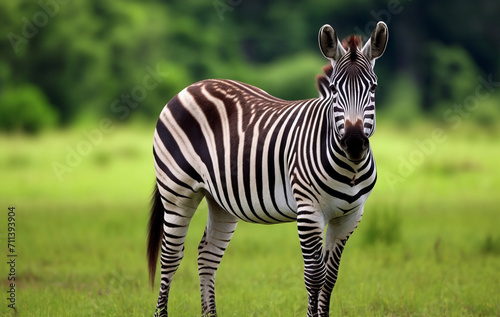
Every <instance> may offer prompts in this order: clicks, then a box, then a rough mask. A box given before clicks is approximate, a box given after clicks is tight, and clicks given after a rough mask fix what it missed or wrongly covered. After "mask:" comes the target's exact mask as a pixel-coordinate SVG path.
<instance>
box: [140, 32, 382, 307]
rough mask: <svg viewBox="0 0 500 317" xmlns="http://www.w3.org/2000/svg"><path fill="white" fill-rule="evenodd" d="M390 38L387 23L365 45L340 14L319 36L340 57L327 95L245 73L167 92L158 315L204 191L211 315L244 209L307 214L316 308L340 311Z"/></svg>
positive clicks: (152, 257)
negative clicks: (251, 81)
mask: <svg viewBox="0 0 500 317" xmlns="http://www.w3.org/2000/svg"><path fill="white" fill-rule="evenodd" d="M387 40H388V28H387V25H386V24H385V23H384V22H378V24H377V25H376V27H375V29H374V30H373V32H372V34H371V36H370V38H369V39H368V40H367V42H366V43H365V44H364V45H363V44H362V40H361V37H360V36H350V37H348V38H347V39H346V40H344V41H342V42H341V41H339V39H338V38H337V34H336V32H335V31H334V29H333V28H332V27H331V26H330V25H328V24H325V25H324V26H323V27H321V29H320V31H319V36H318V41H319V47H320V51H321V53H322V54H323V56H324V57H325V58H327V59H328V60H329V63H328V64H327V66H325V67H324V68H323V71H324V74H323V75H318V76H317V78H316V84H317V88H318V90H319V98H315V99H308V100H300V101H285V100H282V99H279V98H276V97H274V96H271V95H269V94H268V93H266V92H265V91H263V90H261V89H259V88H256V87H254V86H251V85H248V84H245V83H241V82H237V81H233V80H215V79H211V80H203V81H200V82H198V83H195V84H192V85H190V86H188V87H186V88H185V89H184V90H182V91H181V92H180V93H178V94H177V95H176V96H174V97H173V98H172V99H171V100H170V101H169V102H168V103H167V105H166V106H165V107H164V109H163V110H162V112H161V114H160V117H159V119H158V122H157V125H156V129H155V133H154V138H153V156H154V163H155V171H156V184H155V188H154V193H153V198H152V208H151V215H150V219H149V224H148V227H149V237H148V246H147V258H148V262H149V276H150V282H151V284H152V285H154V278H155V271H156V265H157V261H158V257H160V264H161V265H160V269H161V285H160V291H159V296H158V302H157V306H156V310H155V316H159V317H163V316H168V314H167V301H168V295H169V289H170V285H171V282H172V277H173V275H174V273H175V271H176V270H177V268H178V267H179V264H180V261H181V259H182V257H183V251H184V242H185V237H186V234H187V231H188V226H189V223H190V220H191V218H192V216H193V215H194V213H195V211H196V209H197V207H198V205H199V203H200V202H201V200H202V199H203V198H205V199H206V203H207V206H208V216H207V224H206V227H205V231H204V234H203V237H202V239H201V242H200V244H199V246H198V273H199V280H200V291H201V308H202V315H203V316H217V312H216V305H215V273H216V270H217V267H218V266H219V263H220V261H221V259H222V256H223V254H224V251H225V250H226V248H227V246H228V244H229V241H230V240H231V237H232V236H233V233H234V231H235V229H236V225H237V223H238V221H239V220H243V221H247V222H252V223H260V224H275V223H283V222H292V221H296V222H297V230H298V236H299V241H300V247H301V251H302V255H303V264H304V282H305V287H306V290H307V293H308V306H307V307H308V308H307V316H308V317H312V316H329V307H330V297H331V293H332V290H333V288H334V285H335V283H336V280H337V275H338V269H339V263H340V258H341V254H342V251H343V249H344V246H345V244H346V242H347V240H348V238H349V237H350V235H351V234H352V233H353V231H354V229H356V228H357V226H358V224H359V222H360V221H361V217H362V215H363V206H364V203H365V201H366V199H367V198H368V196H369V195H370V193H371V191H372V189H373V187H374V185H375V182H376V178H377V173H376V167H375V161H374V158H373V155H372V150H371V147H370V144H369V140H368V138H369V137H370V136H371V135H372V134H373V133H374V131H375V89H376V88H377V76H376V75H375V73H374V71H373V68H374V65H375V60H376V59H377V58H379V57H380V56H382V54H383V53H384V51H385V48H386V46H387ZM325 230H326V233H325ZM160 250H161V252H160Z"/></svg>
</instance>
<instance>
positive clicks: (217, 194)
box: [203, 180, 297, 224]
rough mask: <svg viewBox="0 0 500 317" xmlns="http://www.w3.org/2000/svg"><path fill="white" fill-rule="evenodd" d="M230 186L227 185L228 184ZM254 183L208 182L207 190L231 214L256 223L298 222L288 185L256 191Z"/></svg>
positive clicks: (205, 187) (205, 185)
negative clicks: (223, 183) (222, 183)
mask: <svg viewBox="0 0 500 317" xmlns="http://www.w3.org/2000/svg"><path fill="white" fill-rule="evenodd" d="M226 185H227V184H226ZM256 187H257V186H256V183H255V182H248V183H243V182H238V183H236V184H231V186H230V187H228V186H224V185H220V184H219V185H217V183H216V182H213V181H211V180H207V181H206V182H205V183H204V184H203V188H204V190H205V191H206V192H207V193H208V194H209V195H210V196H211V197H213V199H214V200H215V201H216V202H217V203H218V204H219V205H220V206H221V207H222V208H223V209H224V210H226V211H227V212H228V213H230V214H232V215H234V216H236V217H238V218H240V219H242V220H244V221H247V222H253V223H262V224H274V223H281V222H291V221H295V220H296V218H297V213H296V210H297V203H296V202H295V200H294V199H293V196H292V192H291V188H290V187H289V186H275V187H274V188H265V189H264V190H257V188H256Z"/></svg>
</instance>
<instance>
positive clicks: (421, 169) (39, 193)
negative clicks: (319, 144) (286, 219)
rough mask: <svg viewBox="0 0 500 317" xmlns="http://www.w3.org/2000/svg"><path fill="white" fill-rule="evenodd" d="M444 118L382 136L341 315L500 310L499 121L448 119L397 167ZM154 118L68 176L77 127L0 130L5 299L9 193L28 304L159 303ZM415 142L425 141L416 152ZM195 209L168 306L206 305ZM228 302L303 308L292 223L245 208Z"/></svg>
mask: <svg viewBox="0 0 500 317" xmlns="http://www.w3.org/2000/svg"><path fill="white" fill-rule="evenodd" d="M433 128H434V127H429V126H425V125H415V126H413V127H412V128H411V130H398V129H397V128H391V126H389V125H387V124H385V123H384V122H379V123H378V129H377V133H376V134H375V136H374V137H373V138H372V141H371V142H372V147H373V149H374V152H375V157H376V161H377V166H378V172H379V179H378V183H377V185H376V186H375V190H374V192H373V193H372V196H371V197H370V199H369V201H368V203H367V204H366V206H365V215H364V219H363V221H362V222H361V224H360V226H359V228H358V229H357V230H356V231H355V233H354V235H353V236H352V238H351V239H350V240H349V242H348V244H347V246H346V249H345V251H344V255H343V258H342V262H341V269H340V274H339V280H338V282H337V286H336V287H335V290H334V295H333V296H332V307H331V313H332V315H334V316H500V231H499V229H498V225H499V223H500V208H499V205H500V195H499V193H500V169H499V168H498V167H497V164H498V163H497V162H498V157H500V142H499V140H498V135H496V133H495V132H494V131H493V132H492V131H489V132H488V133H486V132H485V131H481V130H477V129H476V128H475V127H468V126H465V125H464V126H462V127H461V128H460V129H457V130H456V131H454V130H450V129H448V130H447V127H443V129H444V131H445V134H446V136H447V139H446V141H445V142H442V143H439V144H436V146H435V148H434V149H433V150H432V151H430V153H429V154H428V155H427V154H425V155H424V158H423V159H422V161H421V162H419V164H415V166H413V168H414V170H413V172H412V173H411V174H409V175H405V176H404V177H401V179H399V181H398V182H397V183H395V184H394V183H393V182H392V183H391V179H390V178H388V177H387V175H391V173H392V175H396V176H398V165H399V164H400V161H401V160H408V158H409V157H410V156H411V155H412V153H414V152H415V151H416V150H415V149H416V148H417V146H416V145H415V144H416V143H415V140H419V141H422V140H424V139H426V138H429V137H430V132H429V131H430V130H432V129H433ZM152 131H153V124H152V125H151V126H150V127H149V128H144V127H128V128H117V129H116V130H115V131H113V132H112V133H109V134H104V135H103V138H102V141H101V142H100V143H96V144H97V145H96V146H92V148H91V150H90V152H89V154H87V155H85V156H84V157H82V159H81V162H80V163H79V164H78V165H76V166H74V167H72V171H71V172H68V173H66V174H64V175H63V177H62V180H59V179H58V177H57V175H56V173H55V172H54V170H53V167H52V163H53V162H59V163H61V164H66V157H67V155H68V146H69V147H70V148H72V149H76V148H77V147H78V145H79V144H80V143H81V142H82V140H85V136H84V135H83V134H82V131H80V130H78V129H73V130H68V131H60V132H51V133H46V134H44V135H41V136H38V137H24V136H11V135H10V136H6V135H3V136H2V135H0V148H1V151H0V172H1V175H2V182H1V183H0V208H3V209H4V211H3V212H2V213H1V215H2V216H1V217H0V234H1V236H0V242H1V245H2V247H1V250H2V252H1V254H0V257H1V261H0V279H1V280H2V284H1V285H2V286H1V291H2V294H4V295H2V300H0V303H1V306H0V315H2V316H15V314H14V313H13V312H12V311H11V310H10V309H8V308H7V304H8V303H7V301H6V300H5V298H6V297H5V294H6V291H7V290H8V284H9V282H8V281H7V270H8V266H7V264H6V261H7V257H6V254H7V247H6V244H7V242H6V227H7V216H6V214H7V207H8V206H9V205H14V206H15V207H16V230H17V231H16V234H17V236H16V252H17V254H18V257H17V259H16V261H17V263H16V296H17V297H16V307H17V310H18V312H19V316H37V317H38V316H51V317H52V316H152V313H153V311H154V306H155V303H156V298H157V288H158V286H159V283H158V276H157V283H156V285H155V288H154V290H151V288H150V286H149V285H148V276H147V266H146V258H145V242H146V224H147V220H148V208H149V207H148V204H149V198H150V194H151V190H152V187H153V182H154V172H153V164H152V155H151V146H152V145H151V143H152ZM413 155H415V154H413ZM204 210H205V205H204V204H202V205H201V206H200V210H199V212H198V213H197V214H196V216H195V217H194V219H193V221H192V224H191V227H190V232H189V234H188V238H187V243H186V252H185V253H186V255H185V258H184V260H183V262H182V264H181V267H180V268H179V270H178V272H177V274H176V276H175V278H174V282H173V285H172V290H171V297H170V305H169V311H170V315H171V316H198V315H199V312H200V295H199V290H198V276H197V264H196V257H197V254H196V251H197V244H198V242H199V240H200V239H201V235H202V232H203V228H204V225H205V223H204V222H205V220H206V213H205V212H204ZM216 292H217V300H218V301H217V305H218V311H219V313H220V315H221V316H287V317H288V316H305V315H306V308H307V307H306V304H307V299H306V291H305V288H304V286H303V278H302V258H301V254H300V247H299V243H298V237H297V234H296V228H295V224H293V223H291V224H282V225H274V226H262V225H252V224H247V223H243V222H241V223H240V224H239V225H238V229H237V231H236V233H235V236H234V238H233V241H232V242H231V244H230V245H229V248H228V250H227V252H226V255H225V257H224V260H223V261H222V264H221V267H220V269H219V271H218V274H217V286H216Z"/></svg>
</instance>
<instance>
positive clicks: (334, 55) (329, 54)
mask: <svg viewBox="0 0 500 317" xmlns="http://www.w3.org/2000/svg"><path fill="white" fill-rule="evenodd" d="M318 42H319V48H320V50H321V53H322V54H323V56H324V57H326V58H328V59H332V60H334V61H337V60H338V59H339V58H341V57H342V56H344V55H345V53H346V51H345V50H344V48H343V47H342V44H341V43H340V41H339V39H338V38H337V33H336V32H335V30H334V29H333V28H332V27H331V26H330V25H328V24H325V25H323V26H322V27H321V29H319V35H318Z"/></svg>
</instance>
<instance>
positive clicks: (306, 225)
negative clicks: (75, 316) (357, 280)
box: [297, 211, 326, 317]
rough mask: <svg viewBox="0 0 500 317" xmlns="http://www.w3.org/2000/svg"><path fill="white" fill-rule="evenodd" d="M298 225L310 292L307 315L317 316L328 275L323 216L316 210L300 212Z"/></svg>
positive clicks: (305, 278)
mask: <svg viewBox="0 0 500 317" xmlns="http://www.w3.org/2000/svg"><path fill="white" fill-rule="evenodd" d="M297 227H298V232H299V239H300V247H301V250H302V256H303V258H304V281H305V285H306V289H307V294H308V306H307V317H317V316H318V299H319V295H320V291H321V289H322V287H323V284H324V282H325V276H326V268H325V261H324V258H323V230H324V228H325V225H324V221H323V216H322V215H321V214H319V213H316V212H307V211H305V212H299V213H298V215H297Z"/></svg>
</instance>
